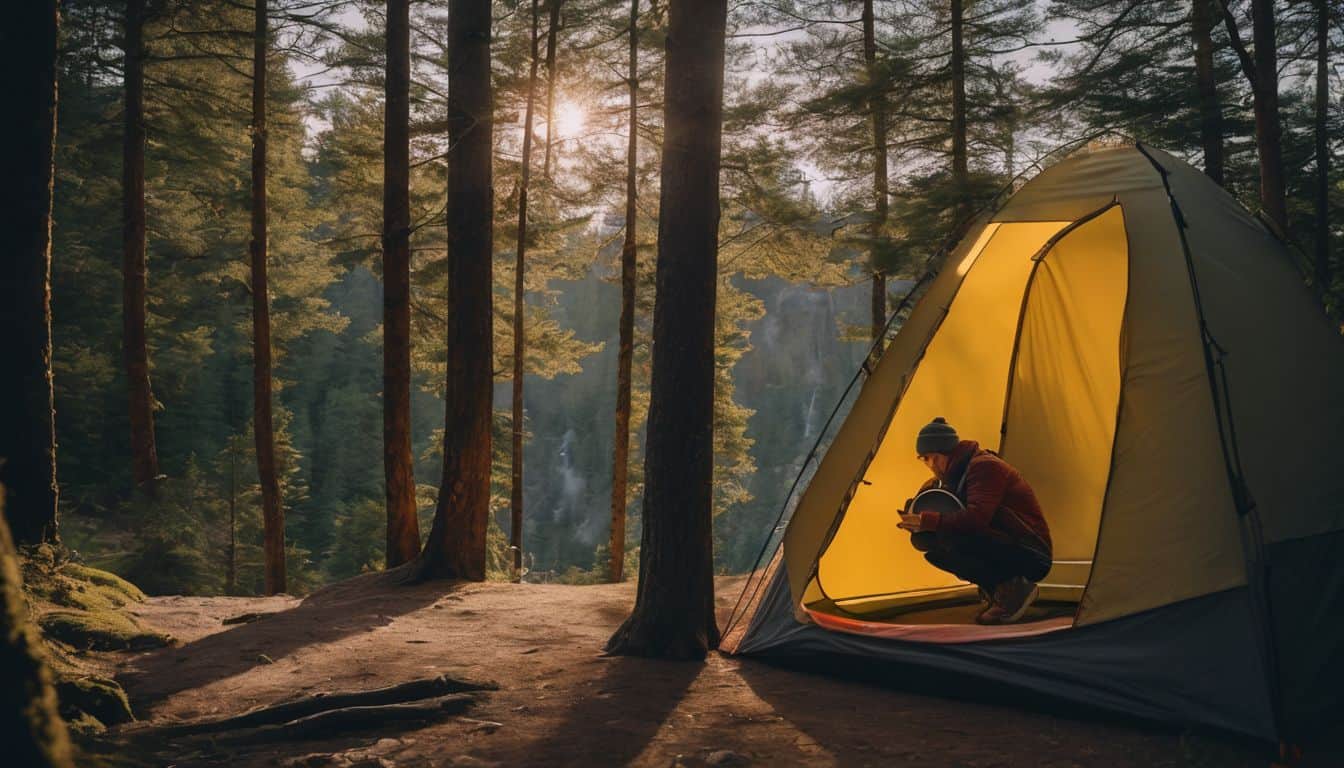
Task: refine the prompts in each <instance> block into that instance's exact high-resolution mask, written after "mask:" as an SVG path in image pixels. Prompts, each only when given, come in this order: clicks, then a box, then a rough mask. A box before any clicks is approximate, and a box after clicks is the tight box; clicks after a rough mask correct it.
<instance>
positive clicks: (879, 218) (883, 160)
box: [863, 0, 891, 356]
mask: <svg viewBox="0 0 1344 768" xmlns="http://www.w3.org/2000/svg"><path fill="white" fill-rule="evenodd" d="M863 61H864V65H865V67H866V69H867V77H868V89H869V90H868V94H869V95H868V111H869V113H871V115H872V118H873V226H872V229H871V230H870V234H871V236H872V240H873V245H872V248H871V250H870V252H869V256H868V258H869V261H870V262H871V263H872V268H873V293H872V315H873V317H872V325H873V328H872V338H873V340H874V341H875V342H878V344H877V346H876V347H875V348H874V350H873V352H874V355H875V356H880V355H881V354H882V344H881V342H880V338H881V336H882V332H883V330H884V329H885V328H886V326H887V273H886V270H884V269H883V268H882V265H881V264H880V263H879V262H880V261H881V256H880V255H879V252H880V243H882V242H884V235H885V232H886V227H887V212H888V210H889V209H890V205H891V203H890V197H891V194H890V193H891V190H890V186H889V184H888V182H887V98H886V94H885V88H884V89H882V90H881V91H879V90H878V80H879V78H880V77H881V76H880V74H879V73H878V71H877V31H876V20H875V19H874V17H873V0H863Z"/></svg>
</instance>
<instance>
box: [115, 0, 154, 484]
mask: <svg viewBox="0 0 1344 768" xmlns="http://www.w3.org/2000/svg"><path fill="white" fill-rule="evenodd" d="M144 31H145V0H126V64H125V67H124V69H125V91H126V94H125V95H126V107H125V115H124V118H125V133H124V136H123V142H122V169H121V201H122V208H121V258H122V261H121V279H122V289H121V317H122V341H121V343H122V356H123V358H124V359H125V364H126V385H127V388H128V390H129V394H130V417H131V419H130V421H131V480H132V481H133V482H134V484H135V486H136V487H137V488H139V489H143V490H146V491H148V492H150V493H151V494H153V493H155V487H154V486H155V484H156V482H157V479H158V476H159V454H158V448H157V447H156V446H155V444H154V395H153V393H152V391H151V389H150V385H149V346H148V341H147V339H146V335H145V314H146V308H145V301H146V299H145V281H146V277H145V270H146V266H145V44H144Z"/></svg>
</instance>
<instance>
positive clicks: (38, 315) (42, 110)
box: [0, 0, 58, 544]
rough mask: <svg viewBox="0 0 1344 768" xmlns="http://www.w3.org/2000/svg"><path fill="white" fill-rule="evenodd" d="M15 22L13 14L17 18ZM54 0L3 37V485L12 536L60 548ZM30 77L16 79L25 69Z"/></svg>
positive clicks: (19, 10)
mask: <svg viewBox="0 0 1344 768" xmlns="http://www.w3.org/2000/svg"><path fill="white" fill-rule="evenodd" d="M14 17H17V18H14ZM56 37H57V8H56V2H55V0H48V1H47V2H38V1H37V0H29V1H28V2H24V3H20V4H19V5H18V6H16V8H15V9H14V10H13V13H12V14H11V18H10V19H9V27H8V31H7V32H6V33H5V35H4V51H5V54H6V55H7V56H6V61H5V64H6V66H7V69H8V70H9V71H11V72H14V73H15V74H14V76H13V77H11V80H10V87H9V102H10V104H11V106H12V107H14V108H15V112H14V114H15V117H16V118H17V119H15V120H12V121H11V122H10V130H13V131H15V133H14V134H12V139H11V140H10V142H9V146H8V147H7V151H6V160H5V171H6V173H5V184H4V188H5V202H4V209H5V210H6V211H7V212H8V214H9V216H10V217H11V218H9V219H8V221H9V222H10V226H8V227H6V229H7V230H8V235H9V237H10V241H9V242H10V247H11V251H10V253H9V254H7V255H6V258H4V259H3V260H0V286H2V287H0V291H2V292H0V312H3V318H4V319H3V321H0V322H2V324H3V326H4V332H3V333H0V366H3V368H2V370H3V371H4V373H3V375H2V378H0V402H3V403H4V404H5V408H4V410H3V411H0V413H3V416H0V486H2V487H3V496H2V497H0V506H3V507H4V509H5V513H6V515H7V517H8V519H9V526H10V528H11V529H12V530H13V533H14V538H15V539H16V540H17V541H18V542H19V543H22V544H37V543H40V542H43V541H50V542H55V541H56V540H57V535H56V501H57V494H58V492H57V486H56V437H55V427H56V421H55V412H54V410H53V407H52V389H51V185H52V174H53V165H52V163H53V148H54V141H55V137H56ZM25 72H26V74H20V73H25Z"/></svg>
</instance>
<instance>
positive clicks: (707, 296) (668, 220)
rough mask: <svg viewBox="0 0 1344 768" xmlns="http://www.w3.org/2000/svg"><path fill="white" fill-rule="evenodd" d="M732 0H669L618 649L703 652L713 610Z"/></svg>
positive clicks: (612, 645) (711, 637)
mask: <svg viewBox="0 0 1344 768" xmlns="http://www.w3.org/2000/svg"><path fill="white" fill-rule="evenodd" d="M726 17H727V2H726V0H671V2H670V3H669V4H668V35H667V64H666V67H667V78H666V83H667V87H666V96H665V106H664V126H665V128H664V140H663V157H662V176H663V184H662V198H661V202H660V208H659V210H660V211H661V215H660V216H659V220H658V267H657V273H656V285H657V289H656V290H657V293H656V297H655V304H654V312H653V382H652V387H651V392H650V405H649V425H648V451H647V453H646V456H645V462H644V477H645V494H644V530H643V537H642V540H641V549H640V567H639V591H638V594H637V597H636V599H635V608H634V612H633V613H632V614H631V615H630V617H629V618H627V619H626V621H625V623H624V624H622V625H621V627H620V629H618V630H617V631H616V634H615V635H613V636H612V638H611V640H610V641H608V643H607V650H608V651H609V652H610V653H614V654H626V655H639V656H658V657H667V658H683V659H690V658H697V659H698V658H703V657H704V655H705V653H706V651H707V650H708V649H710V648H713V647H715V646H717V645H718V641H719V630H718V626H717V625H716V624H715V620H714V573H713V548H714V542H713V536H712V525H711V518H712V514H713V509H712V505H713V475H714V311H715V292H716V287H717V283H718V268H717V262H718V229H719V165H720V156H719V153H720V149H721V146H722V141H721V138H722V137H721V134H722V117H723V66H724V30H725V24H726Z"/></svg>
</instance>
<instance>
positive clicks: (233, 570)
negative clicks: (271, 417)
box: [224, 398, 238, 595]
mask: <svg viewBox="0 0 1344 768" xmlns="http://www.w3.org/2000/svg"><path fill="white" fill-rule="evenodd" d="M230 400H232V398H230ZM230 422H232V419H230ZM225 556H226V558H227V560H226V561H225V563H224V594H226V595H236V594H238V448H237V445H236V443H234V440H233V437H232V436H230V438H229V544H228V547H227V548H226V549H225Z"/></svg>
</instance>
